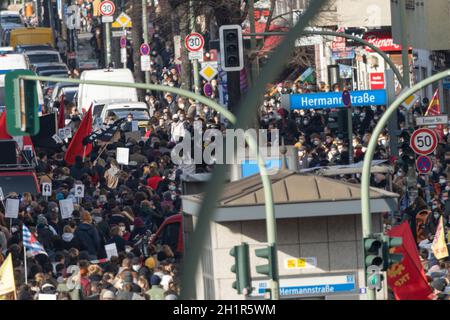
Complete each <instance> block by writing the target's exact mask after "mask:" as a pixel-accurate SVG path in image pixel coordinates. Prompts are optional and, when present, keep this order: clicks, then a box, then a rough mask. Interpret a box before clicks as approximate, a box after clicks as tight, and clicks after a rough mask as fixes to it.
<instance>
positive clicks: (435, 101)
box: [425, 89, 444, 142]
mask: <svg viewBox="0 0 450 320" xmlns="http://www.w3.org/2000/svg"><path fill="white" fill-rule="evenodd" d="M440 115H441V101H440V99H439V89H436V91H435V92H434V95H433V98H432V99H431V102H430V104H429V105H428V109H427V112H425V116H440ZM434 132H436V135H437V137H438V139H439V142H441V141H442V139H443V138H444V125H442V124H438V125H437V126H436V128H435V129H434Z"/></svg>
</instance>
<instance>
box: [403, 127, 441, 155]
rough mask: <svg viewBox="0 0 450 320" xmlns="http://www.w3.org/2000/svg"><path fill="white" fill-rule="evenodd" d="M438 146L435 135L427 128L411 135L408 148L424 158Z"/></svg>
mask: <svg viewBox="0 0 450 320" xmlns="http://www.w3.org/2000/svg"><path fill="white" fill-rule="evenodd" d="M437 144H438V139H437V136H436V133H435V132H434V131H433V130H431V129H428V128H421V129H417V130H415V131H414V132H413V134H412V135H411V141H410V146H411V149H413V151H414V152H415V153H417V154H420V155H423V156H426V155H427V154H430V153H432V152H433V151H434V150H435V149H436V147H437Z"/></svg>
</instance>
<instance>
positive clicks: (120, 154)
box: [116, 148, 130, 165]
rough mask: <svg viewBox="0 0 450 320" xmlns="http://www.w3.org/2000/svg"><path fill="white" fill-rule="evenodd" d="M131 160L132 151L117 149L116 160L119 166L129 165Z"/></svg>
mask: <svg viewBox="0 0 450 320" xmlns="http://www.w3.org/2000/svg"><path fill="white" fill-rule="evenodd" d="M129 158H130V149H128V148H117V149H116V160H117V163H118V164H124V165H128V161H129Z"/></svg>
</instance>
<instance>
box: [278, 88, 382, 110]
mask: <svg viewBox="0 0 450 320" xmlns="http://www.w3.org/2000/svg"><path fill="white" fill-rule="evenodd" d="M350 100H351V104H352V106H353V107H370V106H384V105H386V104H387V94H386V90H358V91H352V93H351V96H350ZM281 103H282V106H283V107H289V108H290V109H291V110H300V109H326V108H331V109H334V108H342V107H343V105H344V103H343V102H342V92H321V93H306V94H305V93H303V94H286V95H285V94H283V95H282V96H281Z"/></svg>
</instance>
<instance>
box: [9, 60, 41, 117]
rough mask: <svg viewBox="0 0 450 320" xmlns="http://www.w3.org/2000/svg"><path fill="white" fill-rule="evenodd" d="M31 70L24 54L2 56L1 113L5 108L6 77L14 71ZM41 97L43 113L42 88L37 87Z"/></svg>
mask: <svg viewBox="0 0 450 320" xmlns="http://www.w3.org/2000/svg"><path fill="white" fill-rule="evenodd" d="M27 69H29V65H28V60H27V58H26V57H25V55H24V54H16V53H13V54H0V111H3V110H4V108H5V76H6V74H7V73H8V72H10V71H14V70H27ZM37 90H38V97H39V112H42V106H43V104H44V95H43V92H42V87H41V86H40V83H39V85H38V86H37Z"/></svg>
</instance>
